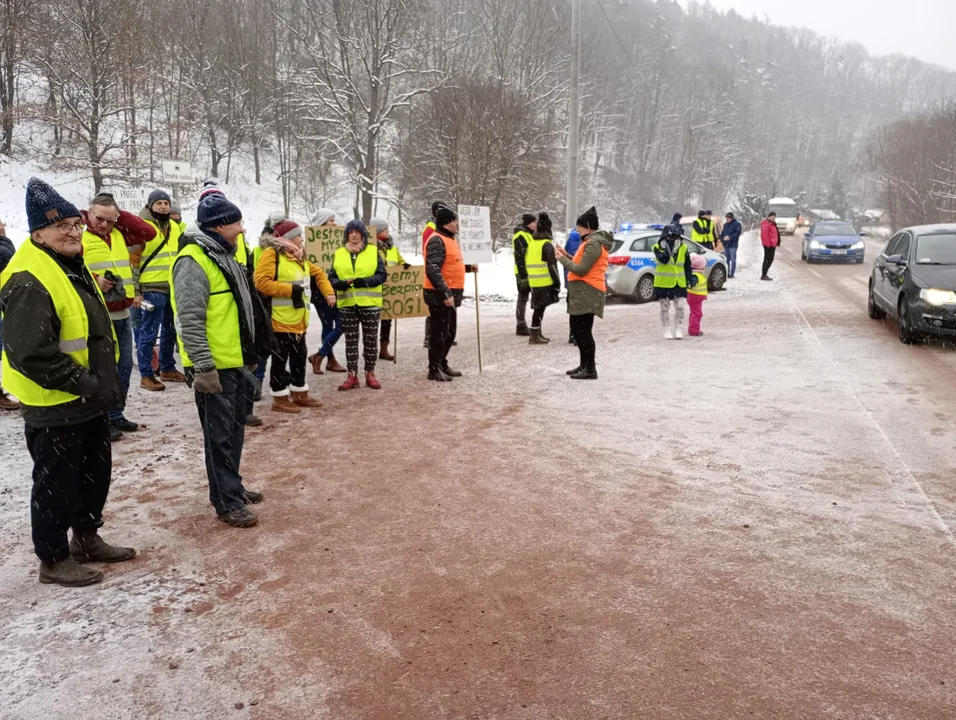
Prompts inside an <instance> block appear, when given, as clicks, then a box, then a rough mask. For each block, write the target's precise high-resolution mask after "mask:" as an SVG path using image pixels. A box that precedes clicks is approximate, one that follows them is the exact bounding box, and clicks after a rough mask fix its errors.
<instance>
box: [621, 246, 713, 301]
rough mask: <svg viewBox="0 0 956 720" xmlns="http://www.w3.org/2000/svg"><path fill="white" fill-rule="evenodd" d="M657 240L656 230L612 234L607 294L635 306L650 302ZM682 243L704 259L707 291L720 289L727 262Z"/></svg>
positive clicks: (698, 248) (701, 249) (697, 247)
mask: <svg viewBox="0 0 956 720" xmlns="http://www.w3.org/2000/svg"><path fill="white" fill-rule="evenodd" d="M660 237H661V231H660V228H649V229H642V230H627V231H624V232H618V233H614V245H613V246H612V247H611V252H610V253H609V257H608V269H607V290H608V295H611V296H616V297H623V298H628V299H630V300H633V301H635V302H639V303H646V302H651V301H652V300H653V299H654V268H655V267H656V266H657V261H656V260H655V259H654V252H653V247H654V243H656V242H657V241H658V240H659V239H660ZM684 244H685V245H687V249H688V250H689V251H690V252H693V253H703V254H704V256H705V257H706V258H707V268H706V269H705V270H704V275H706V276H707V288H708V289H709V290H711V291H716V290H720V289H721V288H722V287H723V286H724V283H725V282H727V260H726V259H725V258H724V256H723V255H721V254H720V253H719V252H715V251H713V250H708V249H706V248H704V247H702V246H701V245H698V244H697V243H695V242H693V241H692V240H690V239H688V238H686V237H685V238H684Z"/></svg>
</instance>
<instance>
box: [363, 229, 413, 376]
mask: <svg viewBox="0 0 956 720" xmlns="http://www.w3.org/2000/svg"><path fill="white" fill-rule="evenodd" d="M369 224H370V225H371V226H372V227H373V228H375V232H376V240H378V254H379V255H381V256H382V259H383V260H384V261H385V267H386V270H387V269H388V268H390V267H397V266H398V265H401V266H403V267H404V268H405V269H406V270H408V268H410V267H411V265H409V264H408V263H407V262H405V258H404V257H402V253H401V251H400V250H399V249H398V245H396V244H395V240H394V239H393V238H392V235H391V230H390V229H389V227H388V220H386V219H385V218H372V220H371V222H370V223H369ZM379 340H380V341H381V348H380V349H379V353H378V359H379V360H385V361H387V362H395V356H394V355H392V354H391V353H390V352H389V350H388V346H389V344H390V343H391V340H392V321H391V320H382V323H381V333H380V337H379Z"/></svg>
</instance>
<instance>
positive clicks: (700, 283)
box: [687, 271, 707, 297]
mask: <svg viewBox="0 0 956 720" xmlns="http://www.w3.org/2000/svg"><path fill="white" fill-rule="evenodd" d="M694 277H695V278H697V284H696V285H694V287H692V288H687V292H689V293H691V294H693V295H703V296H704V297H707V277H706V276H705V275H704V273H700V272H697V271H694Z"/></svg>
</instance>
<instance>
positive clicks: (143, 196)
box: [108, 188, 150, 212]
mask: <svg viewBox="0 0 956 720" xmlns="http://www.w3.org/2000/svg"><path fill="white" fill-rule="evenodd" d="M108 192H109V193H110V194H111V195H112V196H113V199H114V200H116V204H117V205H119V206H120V208H121V209H123V210H128V211H129V212H136V211H138V210H139V209H140V208H143V207H146V200H147V199H148V198H149V193H150V190H148V189H146V188H111V189H110V190H109V191H108Z"/></svg>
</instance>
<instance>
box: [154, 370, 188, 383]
mask: <svg viewBox="0 0 956 720" xmlns="http://www.w3.org/2000/svg"><path fill="white" fill-rule="evenodd" d="M159 377H160V379H162V380H165V381H166V382H174V383H184V382H186V376H185V375H183V374H182V373H181V372H179V370H169V371H167V372H161V373H160V374H159Z"/></svg>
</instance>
